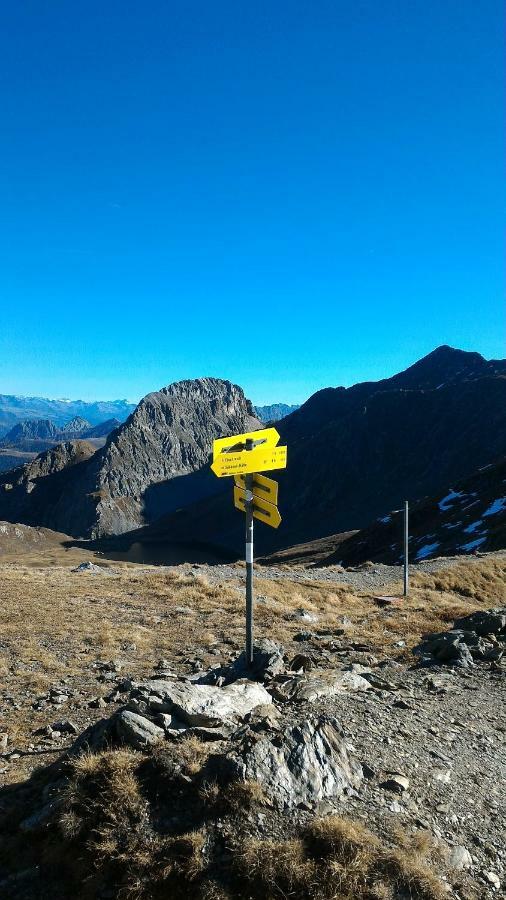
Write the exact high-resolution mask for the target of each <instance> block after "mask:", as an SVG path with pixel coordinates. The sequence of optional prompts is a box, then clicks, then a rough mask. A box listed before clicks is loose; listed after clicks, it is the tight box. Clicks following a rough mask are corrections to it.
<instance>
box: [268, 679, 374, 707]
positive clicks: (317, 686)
mask: <svg viewBox="0 0 506 900" xmlns="http://www.w3.org/2000/svg"><path fill="white" fill-rule="evenodd" d="M370 687H371V686H370V684H369V682H368V681H366V679H365V678H363V677H362V676H361V675H357V674H355V673H354V672H343V673H342V674H341V675H339V677H338V678H336V679H334V681H324V680H323V678H316V677H315V678H307V677H306V676H305V675H295V676H294V677H293V678H287V679H284V680H279V681H276V682H275V683H274V684H273V685H272V687H271V692H272V694H273V696H274V697H275V698H276V699H277V700H285V701H286V700H291V701H292V702H295V703H303V702H304V701H305V702H309V703H312V702H313V701H314V700H317V699H318V698H319V697H329V696H333V695H335V694H343V693H346V692H349V691H368V690H369V689H370Z"/></svg>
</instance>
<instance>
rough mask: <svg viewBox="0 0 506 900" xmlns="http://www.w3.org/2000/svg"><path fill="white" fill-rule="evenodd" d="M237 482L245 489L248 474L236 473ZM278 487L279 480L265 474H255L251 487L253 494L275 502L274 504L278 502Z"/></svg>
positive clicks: (238, 485)
mask: <svg viewBox="0 0 506 900" xmlns="http://www.w3.org/2000/svg"><path fill="white" fill-rule="evenodd" d="M235 483H236V485H237V487H240V488H242V490H243V491H245V490H246V475H236V476H235ZM278 487H279V485H278V482H277V481H274V480H273V479H272V478H266V477H265V475H257V474H255V475H253V485H252V488H251V490H252V491H253V496H254V497H259V498H260V499H261V500H267V501H268V502H269V503H273V504H274V506H276V505H277V502H278Z"/></svg>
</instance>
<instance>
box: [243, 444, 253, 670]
mask: <svg viewBox="0 0 506 900" xmlns="http://www.w3.org/2000/svg"><path fill="white" fill-rule="evenodd" d="M252 448H253V441H252V440H247V441H246V450H251V449H252ZM245 481H246V485H245V487H246V501H245V511H246V662H247V664H248V665H249V666H251V665H252V664H253V475H246V478H245Z"/></svg>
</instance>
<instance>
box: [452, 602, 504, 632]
mask: <svg viewBox="0 0 506 900" xmlns="http://www.w3.org/2000/svg"><path fill="white" fill-rule="evenodd" d="M454 627H455V628H458V629H461V630H462V631H475V632H476V634H478V635H480V636H481V637H483V636H484V635H486V634H496V635H499V634H501V633H502V632H505V631H506V606H502V607H496V608H495V609H489V610H484V611H481V610H478V612H475V613H471V614H470V615H469V616H462V618H460V619H456V620H455V625H454Z"/></svg>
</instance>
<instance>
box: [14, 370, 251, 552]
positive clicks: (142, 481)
mask: <svg viewBox="0 0 506 900" xmlns="http://www.w3.org/2000/svg"><path fill="white" fill-rule="evenodd" d="M260 427H261V423H260V422H259V421H258V419H256V418H255V417H254V415H253V407H252V405H251V402H250V401H249V400H247V399H246V397H245V396H244V392H243V391H242V389H241V388H240V387H238V386H237V385H235V384H232V383H231V382H230V381H225V380H222V379H219V378H198V379H192V380H186V381H180V382H177V383H175V384H172V385H169V386H168V387H165V388H162V389H161V390H159V391H154V392H153V393H151V394H148V395H147V396H146V397H145V398H144V399H143V400H142V401H141V402H140V403H139V405H138V406H137V408H136V409H135V410H134V412H133V413H132V414H131V415H130V416H129V418H128V419H127V421H126V422H124V423H123V424H122V425H120V426H119V427H118V428H117V429H115V430H114V431H113V432H112V433H111V434H110V435H109V437H108V439H107V442H106V444H105V446H104V447H103V448H102V449H100V450H97V452H96V453H95V454H94V456H92V452H93V448H91V447H90V453H89V455H88V457H87V458H86V459H85V460H83V465H81V466H75V465H74V461H73V458H72V454H70V453H69V452H68V451H67V450H65V449H64V448H68V447H69V446H70V445H69V444H68V443H67V444H62V445H59V447H55V448H54V450H52V451H50V454H53V456H54V458H55V459H56V458H58V460H59V461H60V463H61V465H60V466H59V469H58V471H57V472H53V456H50V455H49V454H41V456H39V457H37V459H36V460H33V462H32V463H30V466H29V467H27V466H25V467H24V468H22V469H17V470H15V475H14V473H9V475H11V474H12V475H13V477H14V479H15V480H16V483H17V484H18V485H19V490H16V491H14V490H11V489H10V488H7V489H6V488H5V485H4V486H3V485H2V479H0V516H1V517H3V518H5V519H6V520H8V521H26V522H27V523H29V524H36V525H45V526H47V527H50V528H54V529H55V530H59V531H63V532H65V533H67V534H73V535H76V536H84V535H92V536H100V535H104V534H120V533H123V532H125V531H129V530H131V529H135V528H138V527H139V526H141V525H144V524H146V523H148V522H150V521H152V520H153V519H154V518H156V517H157V516H159V515H162V514H163V513H165V512H166V511H167V510H170V511H172V510H173V509H174V507H175V506H176V507H177V506H181V505H183V504H184V502H189V500H191V499H192V491H195V486H194V481H193V479H194V476H196V477H197V482H198V490H199V491H202V490H203V491H204V493H208V494H209V493H212V492H213V491H216V490H217V479H215V478H214V476H212V474H209V472H208V471H207V463H208V461H209V457H210V454H211V449H212V443H213V440H215V438H218V437H223V436H224V435H227V434H233V433H234V432H237V433H240V432H243V431H249V430H254V429H255V428H260ZM85 433H86V432H85ZM76 443H80V442H76ZM81 443H83V442H81ZM204 467H205V469H206V471H205V472H204V473H201V471H200V470H202V469H203V468H204ZM61 469H65V473H63V472H62V471H60V470H61ZM33 473H36V476H35V478H33V477H32V474H33ZM3 479H4V481H5V483H7V482H9V483H10V482H11V481H12V479H9V478H7V477H6V476H3ZM27 482H30V483H31V487H30V498H29V500H28V501H27V492H26V490H24V488H23V485H24V484H25V483H27ZM176 482H177V489H176V490H175V491H174V488H173V483H176ZM218 486H219V485H218ZM2 487H3V489H2ZM178 491H179V493H178ZM42 500H43V501H44V502H42Z"/></svg>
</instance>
